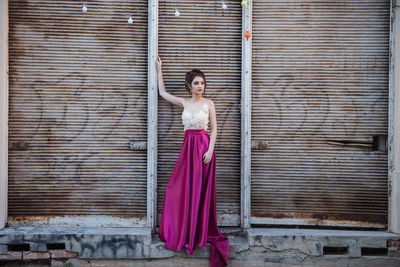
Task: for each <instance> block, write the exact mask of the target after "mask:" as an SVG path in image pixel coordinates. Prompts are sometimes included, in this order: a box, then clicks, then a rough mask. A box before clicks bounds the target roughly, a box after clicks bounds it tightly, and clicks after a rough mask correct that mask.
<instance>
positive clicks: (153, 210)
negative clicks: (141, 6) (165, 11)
mask: <svg viewBox="0 0 400 267" xmlns="http://www.w3.org/2000/svg"><path fill="white" fill-rule="evenodd" d="M148 8H149V11H148V12H149V16H148V69H147V75H148V76H147V89H148V102H147V103H148V115H147V220H146V221H147V223H146V224H147V227H149V228H151V229H152V230H154V228H155V227H156V225H157V131H158V130H157V129H158V87H157V69H156V60H157V55H158V0H149V7H148Z"/></svg>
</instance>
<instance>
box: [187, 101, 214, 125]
mask: <svg viewBox="0 0 400 267" xmlns="http://www.w3.org/2000/svg"><path fill="white" fill-rule="evenodd" d="M182 123H183V126H184V128H185V130H187V129H201V128H203V129H204V130H205V131H207V127H208V103H207V102H204V103H203V104H202V105H201V108H200V110H199V111H196V112H192V111H189V110H187V109H186V108H185V107H184V108H183V112H182Z"/></svg>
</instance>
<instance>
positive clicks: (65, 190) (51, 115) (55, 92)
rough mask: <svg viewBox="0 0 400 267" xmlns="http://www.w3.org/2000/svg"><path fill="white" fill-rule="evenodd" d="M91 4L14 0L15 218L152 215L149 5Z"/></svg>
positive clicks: (11, 188)
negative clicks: (140, 146) (148, 149)
mask: <svg viewBox="0 0 400 267" xmlns="http://www.w3.org/2000/svg"><path fill="white" fill-rule="evenodd" d="M86 5H87V9H88V11H87V12H86V13H84V12H82V2H79V1H32V0H30V1H10V12H9V13H10V14H9V15H10V116H9V126H10V132H9V140H10V152H9V210H8V212H9V216H11V217H15V216H65V215H82V216H83V215H108V216H124V217H125V218H136V219H141V220H142V219H144V218H145V216H146V150H145V149H146V148H145V146H144V149H143V150H131V149H130V143H131V142H139V141H144V142H145V141H146V138H147V133H146V131H147V130H146V123H147V122H146V118H147V104H146V103H147V86H146V84H147V3H146V2H145V1H90V2H88V3H86ZM129 15H132V16H133V20H134V22H133V24H128V23H127V20H128V18H129Z"/></svg>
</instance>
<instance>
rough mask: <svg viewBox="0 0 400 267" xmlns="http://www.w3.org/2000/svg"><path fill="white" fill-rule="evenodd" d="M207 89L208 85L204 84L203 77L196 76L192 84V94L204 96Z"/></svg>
mask: <svg viewBox="0 0 400 267" xmlns="http://www.w3.org/2000/svg"><path fill="white" fill-rule="evenodd" d="M205 87H206V83H205V82H204V79H203V77H201V76H196V77H194V79H193V81H192V83H191V84H190V89H191V90H192V94H202V93H203V92H204V89H205Z"/></svg>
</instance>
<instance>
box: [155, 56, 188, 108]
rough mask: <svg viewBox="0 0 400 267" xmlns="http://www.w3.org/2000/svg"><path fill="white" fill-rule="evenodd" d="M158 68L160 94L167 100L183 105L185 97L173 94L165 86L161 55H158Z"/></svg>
mask: <svg viewBox="0 0 400 267" xmlns="http://www.w3.org/2000/svg"><path fill="white" fill-rule="evenodd" d="M157 70H158V92H159V93H160V96H161V97H162V98H164V99H165V100H166V101H168V102H170V103H172V104H174V105H178V106H182V107H183V103H184V101H185V99H184V98H183V97H177V96H174V95H171V94H170V93H168V92H167V90H166V89H165V86H164V79H163V74H162V62H161V59H160V57H157Z"/></svg>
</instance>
